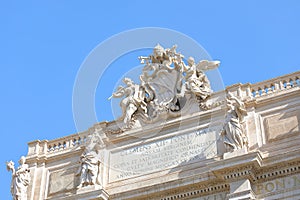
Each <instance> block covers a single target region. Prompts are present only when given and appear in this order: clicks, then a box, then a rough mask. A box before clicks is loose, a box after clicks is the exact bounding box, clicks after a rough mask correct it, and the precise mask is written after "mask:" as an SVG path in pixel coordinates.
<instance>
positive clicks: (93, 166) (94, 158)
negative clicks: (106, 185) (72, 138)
mask: <svg viewBox="0 0 300 200" xmlns="http://www.w3.org/2000/svg"><path fill="white" fill-rule="evenodd" d="M82 148H83V149H84V151H83V153H82V154H81V156H80V168H79V170H78V172H77V173H76V175H77V176H80V184H79V186H78V187H79V188H80V187H86V186H89V185H101V184H100V181H99V179H100V176H99V172H100V160H99V159H98V151H97V150H90V149H89V148H86V147H82Z"/></svg>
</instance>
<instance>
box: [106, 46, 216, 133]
mask: <svg viewBox="0 0 300 200" xmlns="http://www.w3.org/2000/svg"><path fill="white" fill-rule="evenodd" d="M176 48H177V46H176V45H174V46H173V47H172V48H170V49H169V48H167V49H164V48H163V47H162V46H160V45H159V44H158V45H156V46H155V47H154V49H153V53H152V54H151V55H149V56H147V57H144V56H140V57H139V60H140V61H141V63H142V64H145V66H144V68H143V70H142V74H141V75H140V77H139V78H140V84H136V83H134V82H133V81H132V80H131V79H130V78H124V80H123V82H124V83H125V86H119V87H118V89H117V91H116V92H115V93H113V94H112V96H111V97H110V98H112V97H114V98H122V97H123V99H122V100H121V102H120V106H121V108H122V113H123V115H122V117H121V118H120V119H121V121H123V123H124V127H123V128H122V129H123V130H126V129H130V128H132V126H133V125H134V124H135V122H136V120H137V119H138V120H139V121H142V122H143V123H152V122H156V121H159V120H160V119H162V118H164V119H166V118H168V117H171V116H173V117H174V116H178V115H179V114H180V111H182V109H183V108H184V105H185V104H186V103H187V101H189V99H191V98H192V99H195V100H196V102H197V103H198V104H199V106H200V107H202V106H203V104H204V103H205V101H206V99H207V98H208V97H209V96H210V94H211V93H212V91H211V88H210V82H209V80H208V78H207V76H206V75H205V73H204V72H205V71H206V70H211V69H215V68H217V67H218V66H219V64H220V62H219V61H208V60H201V61H200V62H199V63H195V60H194V58H193V57H189V58H188V59H187V64H186V63H185V62H184V56H183V55H182V54H180V53H178V52H176ZM110 98H109V99H110Z"/></svg>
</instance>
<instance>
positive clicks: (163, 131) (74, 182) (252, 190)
mask: <svg viewBox="0 0 300 200" xmlns="http://www.w3.org/2000/svg"><path fill="white" fill-rule="evenodd" d="M171 50H172V55H176V56H179V57H180V55H179V54H177V53H176V51H174V49H171ZM171 50H170V49H169V51H170V52H171ZM162 55H163V54H161V56H162ZM163 56H166V55H163ZM163 56H162V57H163ZM141 59H142V60H143V61H144V60H147V59H152V60H153V62H154V61H155V62H156V60H155V59H156V58H154V57H151V56H149V57H142V58H141ZM168 59H169V57H168ZM147 62H148V61H147ZM200 63H201V62H200ZM192 65H194V63H192V64H191V65H190V67H191V66H192ZM187 82H188V80H187ZM131 86H133V83H132V84H131V83H130V87H131ZM133 87H134V88H135V89H136V88H138V87H137V86H133ZM139 87H140V86H139ZM184 87H185V86H184ZM138 90H139V91H140V88H138ZM191 91H192V90H191ZM192 92H194V91H192ZM194 93H195V96H196V97H197V98H196V100H195V101H192V100H190V99H187V100H186V102H189V103H186V104H185V105H187V106H188V109H185V110H184V109H183V108H182V107H180V109H183V112H181V113H180V114H176V115H173V116H172V117H165V118H163V119H164V120H158V121H153V123H152V122H151V123H142V122H141V123H138V126H137V125H133V124H132V123H131V122H132V121H138V119H139V118H138V115H137V116H134V113H135V112H136V111H137V110H138V112H141V114H143V115H145V116H147V117H149V115H146V114H147V113H146V111H147V109H145V108H146V107H141V109H140V110H139V106H146V105H144V104H142V103H140V102H139V103H135V105H134V107H130V108H133V110H131V111H133V112H130V115H129V114H128V113H125V115H126V114H127V116H125V117H123V118H121V119H120V120H119V121H118V120H116V121H112V122H100V123H97V124H95V125H94V126H93V127H91V128H89V129H88V130H87V131H85V132H82V133H78V134H73V135H68V136H66V137H63V138H58V139H55V140H51V141H48V140H36V141H32V142H29V143H28V154H27V156H26V164H27V165H28V172H29V173H30V184H29V185H28V187H27V199H30V200H41V199H47V200H54V199H55V200H74V199H89V200H92V199H93V200H94V199H100V200H101V199H102V200H108V199H109V200H117V199H119V200H137V199H139V200H175V199H198V200H199V199H201V200H202V199H203V200H218V199H229V200H240V199H265V200H268V199H270V200H271V199H291V200H292V199H299V198H300V148H299V144H300V123H299V122H300V71H299V72H295V73H292V74H288V75H284V76H280V77H277V78H274V79H271V80H267V81H263V82H260V83H256V84H235V85H232V86H228V87H226V89H225V90H224V91H219V92H214V93H213V92H212V93H209V94H208V95H206V96H205V99H204V98H201V99H200V100H201V102H199V98H198V97H199V96H197V94H196V92H194ZM228 94H230V95H231V96H230V97H228ZM192 95H193V94H191V95H190V96H192ZM115 96H118V95H117V94H116V95H115ZM175 96H176V95H175ZM181 97H182V96H181ZM181 97H180V98H181ZM139 98H140V97H139ZM234 98H235V99H236V100H234V101H235V102H239V101H240V103H237V104H239V105H240V104H242V105H240V106H242V108H239V109H240V110H241V109H242V110H243V112H244V114H243V115H240V114H237V113H234V114H236V116H237V118H236V119H235V121H234V123H235V124H234V127H238V131H236V133H237V134H240V135H241V136H242V137H241V138H242V139H243V141H242V142H241V143H240V145H238V146H234V147H232V148H229V150H228V148H227V147H226V145H224V137H223V135H222V132H224V121H225V122H226V120H225V118H226V116H228V112H229V111H230V112H231V114H232V111H233V110H232V109H233V107H230V108H229V107H228V101H230V99H231V100H233V99H234ZM204 100H205V101H204ZM171 101H173V100H172V99H171V98H170V102H171ZM149 102H150V103H151V100H149ZM226 102H227V103H226ZM204 104H205V106H204V107H205V109H204V107H203V105H204ZM160 105H161V104H160ZM160 105H159V106H160ZM230 105H231V104H230ZM235 105H236V104H235ZM126 106H128V105H126ZM126 106H124V108H125V109H126V108H127V107H126ZM157 106H158V104H157ZM173 108H174V107H170V108H168V109H171V111H172V112H174V109H173ZM236 112H238V111H236ZM153 113H154V112H153ZM153 113H152V114H153ZM153 116H154V114H153ZM131 117H134V120H131ZM141 121H142V120H141ZM162 121H163V122H162ZM227 122H228V121H227ZM232 123H233V122H232ZM120 124H121V125H120ZM124 124H125V125H124ZM120 127H121V128H120ZM124 127H125V128H124ZM118 128H119V130H121V131H118ZM231 129H232V128H231ZM226 134H228V130H227V133H226ZM235 147H237V148H235ZM11 169H12V167H11ZM82 173H85V174H82ZM83 175H84V176H83Z"/></svg>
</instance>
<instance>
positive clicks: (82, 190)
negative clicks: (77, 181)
mask: <svg viewBox="0 0 300 200" xmlns="http://www.w3.org/2000/svg"><path fill="white" fill-rule="evenodd" d="M100 189H102V186H101V185H89V186H85V187H80V188H78V190H77V191H76V194H82V193H86V192H89V191H95V190H100Z"/></svg>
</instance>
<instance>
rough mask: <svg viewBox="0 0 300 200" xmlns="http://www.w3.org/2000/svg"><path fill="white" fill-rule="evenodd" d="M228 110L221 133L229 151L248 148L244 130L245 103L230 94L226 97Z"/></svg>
mask: <svg viewBox="0 0 300 200" xmlns="http://www.w3.org/2000/svg"><path fill="white" fill-rule="evenodd" d="M226 105H227V112H226V116H225V123H224V127H223V130H222V132H221V135H222V136H223V138H224V145H225V148H226V150H227V152H233V151H235V150H237V149H242V148H244V147H246V148H247V145H248V138H247V136H246V134H245V132H244V130H243V125H242V124H243V121H244V120H243V118H244V116H245V115H246V114H247V111H246V108H245V105H244V103H243V102H242V101H241V100H240V99H238V98H237V97H235V96H233V95H232V94H228V96H227V99H226Z"/></svg>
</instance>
